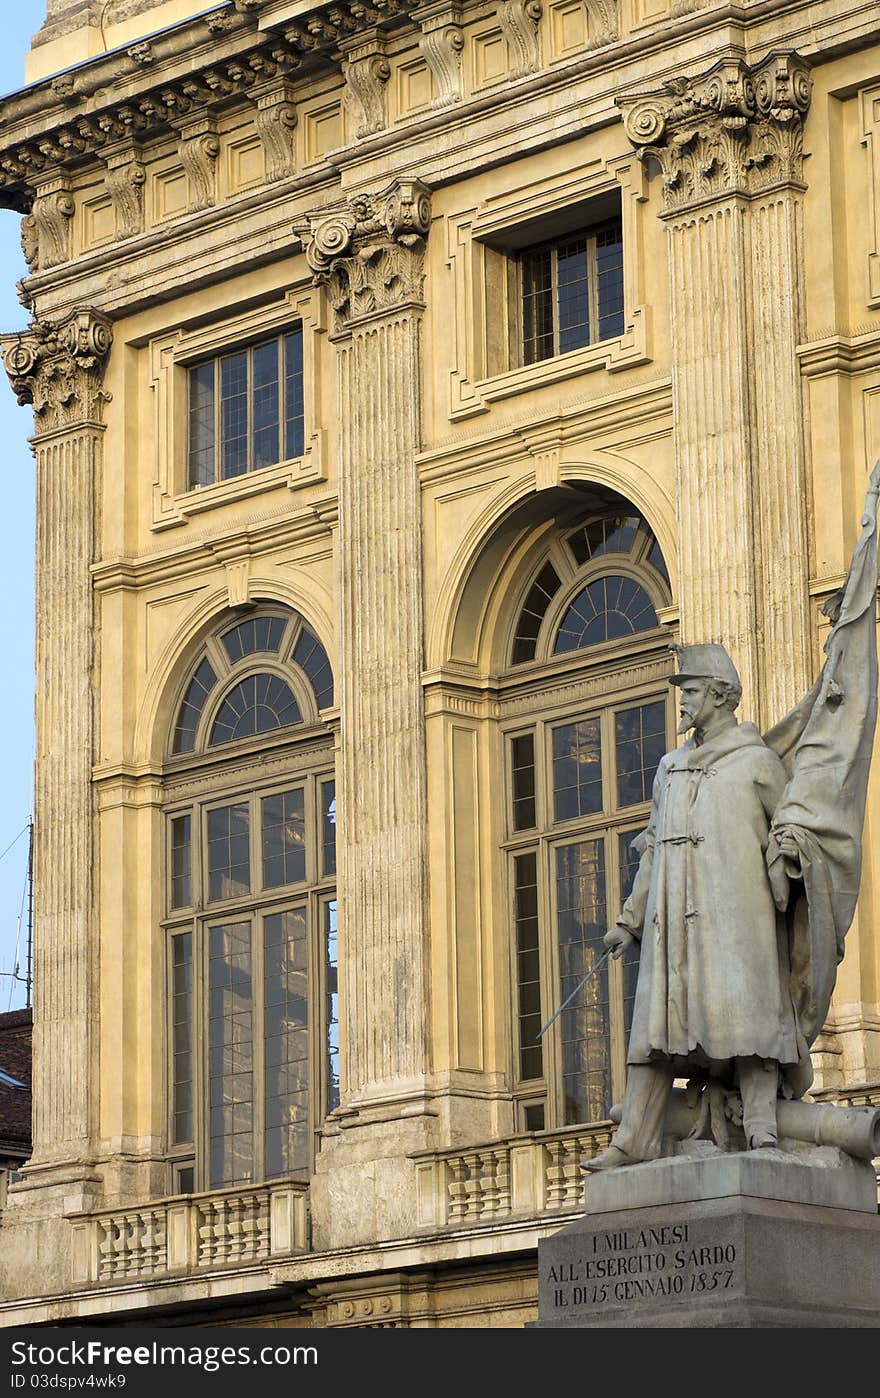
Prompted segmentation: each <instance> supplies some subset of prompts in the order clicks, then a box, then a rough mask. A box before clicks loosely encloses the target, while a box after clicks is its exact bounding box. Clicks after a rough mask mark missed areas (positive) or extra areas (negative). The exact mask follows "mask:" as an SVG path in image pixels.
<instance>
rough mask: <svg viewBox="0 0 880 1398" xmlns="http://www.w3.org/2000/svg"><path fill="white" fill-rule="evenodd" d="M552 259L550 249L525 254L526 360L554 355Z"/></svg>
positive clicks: (523, 280) (524, 322)
mask: <svg viewBox="0 0 880 1398" xmlns="http://www.w3.org/2000/svg"><path fill="white" fill-rule="evenodd" d="M551 267H552V258H551V253H550V249H549V248H535V249H533V250H532V251H530V252H524V253H523V254H522V316H523V360H524V362H525V363H526V364H535V363H536V362H537V361H538V360H540V359H550V358H551V357H552V355H553V290H552V276H553V274H552V270H551Z"/></svg>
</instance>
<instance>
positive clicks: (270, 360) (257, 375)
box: [251, 340, 281, 471]
mask: <svg viewBox="0 0 880 1398" xmlns="http://www.w3.org/2000/svg"><path fill="white" fill-rule="evenodd" d="M279 349H280V347H279V344H278V341H277V340H272V341H270V343H269V344H266V345H257V346H256V347H255V348H254V350H253V351H252V357H251V375H252V383H251V412H252V424H251V431H252V442H251V451H252V460H251V469H252V470H254V471H258V470H259V469H260V467H262V466H271V465H272V463H273V462H274V461H280V460H281V446H280V437H279V431H280V419H279V411H280V403H279V381H278V380H279V374H278V359H279Z"/></svg>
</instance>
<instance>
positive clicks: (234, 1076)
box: [208, 922, 254, 1188]
mask: <svg viewBox="0 0 880 1398" xmlns="http://www.w3.org/2000/svg"><path fill="white" fill-rule="evenodd" d="M208 958H209V966H208V1051H209V1083H208V1089H209V1090H208V1101H209V1107H208V1123H209V1127H208V1131H209V1136H210V1162H209V1170H208V1176H209V1180H210V1183H211V1187H212V1188H216V1187H219V1186H221V1185H225V1184H245V1183H249V1182H251V1181H252V1180H253V1178H254V1090H253V1078H254V1021H253V1004H252V970H251V932H250V927H249V925H248V923H246V922H236V923H230V924H229V925H228V926H222V927H211V928H209V931H208Z"/></svg>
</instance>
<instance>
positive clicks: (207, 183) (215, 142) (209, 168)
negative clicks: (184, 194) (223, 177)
mask: <svg viewBox="0 0 880 1398" xmlns="http://www.w3.org/2000/svg"><path fill="white" fill-rule="evenodd" d="M172 124H173V125H174V126H175V129H176V130H177V132H178V136H179V140H178V145H177V149H178V153H179V155H180V163H181V165H182V166H183V168H184V170H185V171H186V175H187V179H188V180H189V203H188V206H187V207H188V209H189V212H190V213H195V212H197V211H198V210H199V209H210V208H211V207H212V206H213V204H214V203H215V201H216V197H217V157H218V155H219V154H220V141H219V138H218V136H217V132H216V129H215V126H214V119H213V117H211V116H205V115H201V116H197V117H194V118H193V119H192V120H189V121H176V122H174V123H172Z"/></svg>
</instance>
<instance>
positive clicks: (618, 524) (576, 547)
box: [568, 515, 642, 564]
mask: <svg viewBox="0 0 880 1398" xmlns="http://www.w3.org/2000/svg"><path fill="white" fill-rule="evenodd" d="M641 524H642V518H641V515H605V516H603V517H601V518H600V519H591V520H590V521H589V523H587V524H585V525H584V526H583V527H582V528H581V529H578V530H576V532H575V533H574V534H572V535H570V536H569V539H568V546H569V548H570V549H571V551H572V553H573V554H574V557H575V562H576V563H578V564H581V563H586V562H587V561H588V559H590V558H597V557H598V556H599V554H603V553H630V552H631V551H632V546H633V544H634V543H635V538H636V531H637V530H638V528H639V526H640V525H641Z"/></svg>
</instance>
